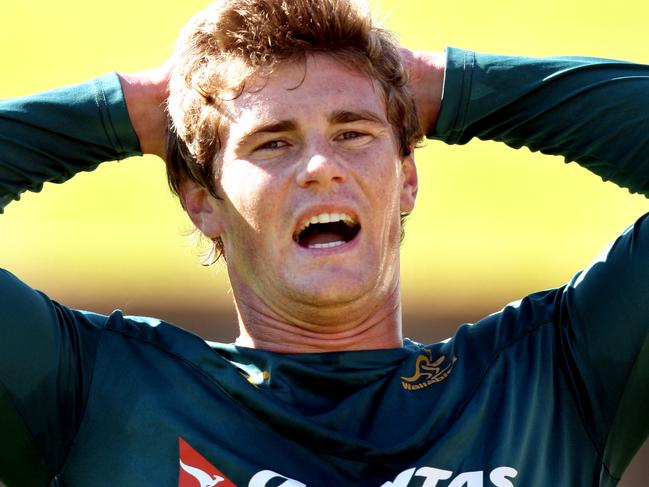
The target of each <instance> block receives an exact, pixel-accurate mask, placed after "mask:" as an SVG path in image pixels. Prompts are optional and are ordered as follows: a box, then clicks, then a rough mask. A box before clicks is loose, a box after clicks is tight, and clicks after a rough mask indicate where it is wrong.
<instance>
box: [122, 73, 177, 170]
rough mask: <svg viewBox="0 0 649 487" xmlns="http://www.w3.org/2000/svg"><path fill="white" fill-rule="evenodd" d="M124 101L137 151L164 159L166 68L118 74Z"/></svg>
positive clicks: (167, 76)
mask: <svg viewBox="0 0 649 487" xmlns="http://www.w3.org/2000/svg"><path fill="white" fill-rule="evenodd" d="M118 75H119V77H120V82H121V84H122V91H123V92H124V100H125V101H126V106H127V109H128V114H129V117H130V119H131V123H132V124H133V128H134V130H135V133H136V134H137V136H138V139H139V141H140V149H141V150H142V152H143V153H145V154H155V155H158V156H160V157H162V158H164V156H165V138H166V137H165V131H166V126H167V120H166V118H167V117H166V110H165V102H166V100H167V96H168V79H169V66H168V64H164V65H162V66H160V67H158V68H154V69H151V70H147V71H141V72H138V73H118Z"/></svg>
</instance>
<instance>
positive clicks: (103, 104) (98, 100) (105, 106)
mask: <svg viewBox="0 0 649 487" xmlns="http://www.w3.org/2000/svg"><path fill="white" fill-rule="evenodd" d="M96 90H97V91H96V96H95V106H96V107H97V110H98V112H99V120H101V126H102V128H103V129H104V134H105V135H106V138H107V139H108V140H109V141H110V145H111V147H112V148H113V150H114V151H115V152H117V154H118V157H119V158H123V157H124V154H125V151H124V148H123V147H122V144H121V141H120V140H119V137H118V136H117V133H116V132H115V130H114V125H113V120H112V116H111V113H110V104H109V103H108V99H107V97H106V92H105V91H104V88H103V86H102V85H100V84H99V81H96Z"/></svg>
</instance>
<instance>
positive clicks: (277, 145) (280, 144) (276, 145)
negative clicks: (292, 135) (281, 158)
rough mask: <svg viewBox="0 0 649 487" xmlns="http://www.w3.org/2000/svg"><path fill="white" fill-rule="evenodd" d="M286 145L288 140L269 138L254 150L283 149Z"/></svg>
mask: <svg viewBox="0 0 649 487" xmlns="http://www.w3.org/2000/svg"><path fill="white" fill-rule="evenodd" d="M286 146H288V142H286V141H284V140H270V141H268V142H266V143H264V144H261V145H260V146H259V147H257V148H256V149H255V150H277V149H283V148H284V147H286Z"/></svg>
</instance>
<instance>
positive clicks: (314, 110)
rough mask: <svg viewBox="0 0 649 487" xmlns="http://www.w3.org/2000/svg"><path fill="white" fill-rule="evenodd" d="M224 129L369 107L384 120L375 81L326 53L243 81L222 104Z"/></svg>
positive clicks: (382, 102) (383, 104) (381, 96)
mask: <svg viewBox="0 0 649 487" xmlns="http://www.w3.org/2000/svg"><path fill="white" fill-rule="evenodd" d="M223 108H224V109H225V112H226V117H225V120H224V122H225V126H224V127H222V128H223V129H224V130H225V131H226V132H227V133H230V134H231V135H234V132H238V129H239V128H241V129H243V128H244V126H250V125H256V124H264V123H271V122H276V121H278V120H289V119H290V120H298V121H299V120H300V118H303V119H304V120H306V119H309V120H314V119H318V118H322V119H325V118H327V116H328V115H329V114H331V113H333V112H336V111H341V110H345V111H352V112H354V111H358V112H363V111H365V112H372V113H374V114H375V115H376V116H377V117H380V118H381V119H384V120H385V121H386V123H387V115H386V107H385V100H384V97H383V95H382V91H381V89H380V87H379V85H378V84H377V83H376V82H375V81H373V80H372V79H371V78H370V77H369V76H368V75H367V74H365V73H364V72H362V71H360V70H359V69H357V68H354V67H352V66H349V65H348V64H343V63H342V62H340V61H337V60H336V59H334V58H333V57H331V56H328V55H326V54H314V55H309V56H307V57H306V60H305V61H304V62H290V63H285V64H281V65H280V66H278V68H277V69H275V70H274V71H273V72H272V73H271V74H270V75H269V76H263V77H261V76H255V77H252V78H251V79H249V80H248V81H247V82H246V85H245V88H244V90H243V92H242V93H241V94H240V96H238V97H236V98H234V99H232V100H229V101H226V102H225V103H224V104H223Z"/></svg>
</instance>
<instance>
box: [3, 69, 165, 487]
mask: <svg viewBox="0 0 649 487" xmlns="http://www.w3.org/2000/svg"><path fill="white" fill-rule="evenodd" d="M122 87H123V90H122ZM165 96H166V80H165V77H164V69H159V70H153V71H148V72H144V73H140V74H137V75H124V77H123V78H122V79H120V77H119V76H118V75H116V74H114V73H113V74H110V75H107V76H103V77H101V78H97V79H95V80H92V81H89V82H87V83H83V84H80V85H76V86H71V87H67V88H62V89H58V90H54V91H50V92H47V93H43V94H39V95H34V96H29V97H24V98H18V99H11V100H3V101H0V211H1V208H2V207H3V206H5V205H6V204H7V203H9V202H10V201H11V200H13V199H18V198H19V197H20V194H21V193H22V192H24V191H27V190H31V191H39V190H40V189H41V188H42V186H43V184H44V183H45V182H48V181H49V182H55V183H62V182H64V181H66V180H68V179H69V178H71V177H72V176H74V174H76V173H77V172H80V171H90V170H92V169H94V168H95V167H97V166H98V165H99V164H100V163H101V162H103V161H108V160H116V159H123V158H126V157H128V156H131V155H136V154H140V153H141V151H140V146H141V147H142V150H144V151H147V152H152V153H158V154H161V153H162V149H163V147H164V142H163V141H164V126H165V122H164V109H163V108H162V101H163V99H164V97H165ZM125 97H126V102H125ZM127 104H128V107H127ZM10 237H11V236H10V235H3V238H10ZM2 265H6V264H5V263H3V262H0V266H2ZM105 321H106V317H104V316H99V315H93V314H88V313H82V312H79V311H75V310H70V309H68V308H66V307H64V306H61V305H59V304H58V303H56V302H53V301H51V300H50V299H49V298H47V296H45V295H43V294H42V293H39V292H37V291H35V290H33V289H31V288H30V287H29V286H27V285H25V284H24V283H22V282H21V281H20V280H19V279H17V278H16V277H15V276H13V275H11V274H10V273H8V272H6V271H4V270H1V269H0V431H2V438H3V440H4V441H3V443H2V444H0V482H2V481H4V482H6V483H7V484H9V485H46V484H49V483H50V481H51V480H52V478H54V477H55V476H56V474H57V473H58V472H59V471H60V469H61V467H62V465H63V464H64V462H65V460H66V456H67V453H68V451H69V448H70V446H71V445H72V443H73V441H74V437H75V434H76V432H77V427H78V424H79V422H80V420H81V417H82V414H83V411H84V405H85V401H86V398H87V395H88V391H89V387H90V383H91V382H92V371H93V363H94V358H95V354H96V351H97V347H98V343H99V337H100V335H101V331H102V329H103V327H104V324H105Z"/></svg>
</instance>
